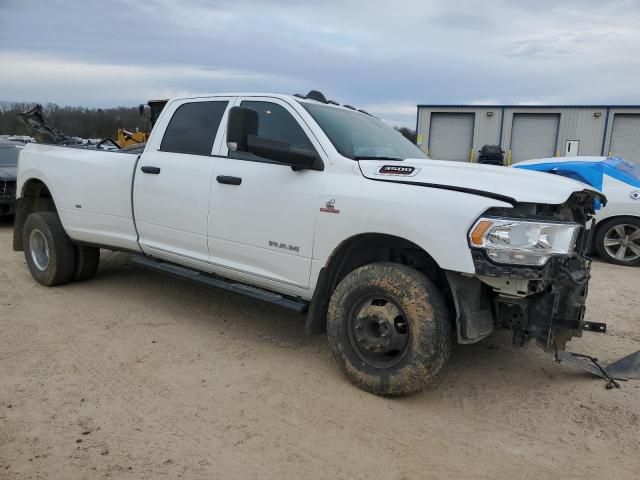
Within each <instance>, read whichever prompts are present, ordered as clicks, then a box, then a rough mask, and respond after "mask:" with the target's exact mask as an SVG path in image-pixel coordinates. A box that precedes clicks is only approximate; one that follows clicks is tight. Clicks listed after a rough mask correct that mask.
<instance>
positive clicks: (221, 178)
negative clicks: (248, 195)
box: [216, 175, 242, 185]
mask: <svg viewBox="0 0 640 480" xmlns="http://www.w3.org/2000/svg"><path fill="white" fill-rule="evenodd" d="M216 180H217V181H218V183H224V184H227V185H240V184H241V183H242V179H241V178H240V177H230V176H228V175H218V176H217V177H216Z"/></svg>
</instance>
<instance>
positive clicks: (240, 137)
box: [227, 107, 258, 152]
mask: <svg viewBox="0 0 640 480" xmlns="http://www.w3.org/2000/svg"><path fill="white" fill-rule="evenodd" d="M249 135H258V112H256V111H255V110H254V109H253V108H248V107H233V108H231V110H229V121H228V122H227V147H229V150H231V151H236V150H237V151H239V152H248V151H249V150H248V149H247V137H248V136H249Z"/></svg>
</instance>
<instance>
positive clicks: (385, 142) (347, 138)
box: [300, 102, 427, 160]
mask: <svg viewBox="0 0 640 480" xmlns="http://www.w3.org/2000/svg"><path fill="white" fill-rule="evenodd" d="M300 103H301V104H302V106H303V107H304V108H305V109H306V110H307V111H308V112H309V114H310V115H311V116H312V117H313V119H314V120H315V121H316V122H317V123H318V125H320V128H322V130H323V131H324V133H325V134H326V135H327V137H329V140H331V143H332V144H333V146H334V147H335V148H336V150H338V152H339V153H340V154H341V155H342V156H344V157H347V158H351V159H352V160H378V159H379V160H405V159H407V158H427V156H426V155H425V154H424V153H423V152H422V150H420V149H419V148H418V147H416V146H415V145H414V144H413V143H411V142H410V141H409V140H407V139H406V138H404V137H403V136H402V134H401V133H400V132H397V131H396V130H394V129H393V128H391V127H390V126H388V125H387V124H385V123H384V122H382V121H381V120H378V119H377V118H375V117H372V116H370V115H366V114H364V113H360V112H355V111H350V110H344V109H341V108H335V107H330V106H327V105H319V104H316V103H307V102H300Z"/></svg>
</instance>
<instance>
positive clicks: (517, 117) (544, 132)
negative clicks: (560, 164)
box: [511, 113, 560, 163]
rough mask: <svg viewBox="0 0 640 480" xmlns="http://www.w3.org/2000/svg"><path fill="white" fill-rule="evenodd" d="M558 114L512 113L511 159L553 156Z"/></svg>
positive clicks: (556, 137) (518, 160)
mask: <svg viewBox="0 0 640 480" xmlns="http://www.w3.org/2000/svg"><path fill="white" fill-rule="evenodd" d="M558 125H560V115H559V114H556V113H554V114H548V113H514V114H513V127H512V130H511V161H512V162H513V163H515V162H521V161H522V160H530V159H532V158H546V157H554V156H555V155H556V146H557V143H558Z"/></svg>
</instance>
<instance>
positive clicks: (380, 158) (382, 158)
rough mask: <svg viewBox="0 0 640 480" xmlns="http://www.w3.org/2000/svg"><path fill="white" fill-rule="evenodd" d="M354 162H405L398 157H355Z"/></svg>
mask: <svg viewBox="0 0 640 480" xmlns="http://www.w3.org/2000/svg"><path fill="white" fill-rule="evenodd" d="M353 159H354V160H394V161H397V162H403V161H404V158H397V157H353Z"/></svg>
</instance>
